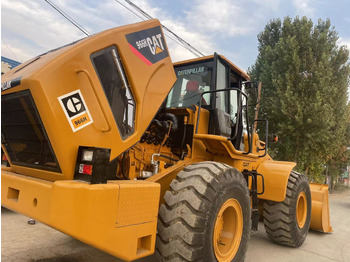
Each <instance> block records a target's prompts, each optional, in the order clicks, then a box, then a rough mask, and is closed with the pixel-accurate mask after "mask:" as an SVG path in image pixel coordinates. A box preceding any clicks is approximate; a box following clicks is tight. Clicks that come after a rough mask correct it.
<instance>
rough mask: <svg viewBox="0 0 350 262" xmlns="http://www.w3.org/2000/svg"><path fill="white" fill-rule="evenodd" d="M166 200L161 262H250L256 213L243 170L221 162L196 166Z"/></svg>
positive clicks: (161, 212) (180, 178)
mask: <svg viewBox="0 0 350 262" xmlns="http://www.w3.org/2000/svg"><path fill="white" fill-rule="evenodd" d="M164 199H165V204H162V205H161V206H160V210H159V221H158V236H157V244H156V253H157V256H158V259H159V260H160V261H208V262H213V261H219V262H222V261H244V258H245V253H246V250H247V242H248V239H249V232H250V225H251V219H250V212H251V210H250V198H249V193H248V188H247V185H246V181H245V179H244V177H243V176H242V174H241V173H240V172H239V171H238V170H237V169H235V168H232V167H230V166H228V165H225V164H222V163H217V162H202V163H197V164H193V165H190V166H188V167H186V168H185V169H184V170H183V171H181V172H180V173H179V174H178V175H177V178H176V180H175V179H174V180H173V181H172V182H171V184H170V191H167V192H166V193H165V196H164ZM218 215H219V216H218ZM225 233H226V235H225ZM227 233H229V235H230V236H231V237H229V238H225V236H227ZM226 245H227V248H226ZM220 256H221V257H220Z"/></svg>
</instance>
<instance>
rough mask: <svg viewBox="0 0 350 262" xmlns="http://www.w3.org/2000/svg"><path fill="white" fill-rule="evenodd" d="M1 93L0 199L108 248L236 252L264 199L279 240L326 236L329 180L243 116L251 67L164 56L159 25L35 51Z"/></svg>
mask: <svg viewBox="0 0 350 262" xmlns="http://www.w3.org/2000/svg"><path fill="white" fill-rule="evenodd" d="M1 88H2V92H1V95H2V96H1V100H2V103H1V117H2V120H1V139H2V149H3V150H4V152H5V154H6V156H7V158H8V161H9V164H10V167H3V168H2V173H1V182H2V183H1V202H2V205H3V206H5V207H7V208H9V209H11V210H14V211H16V212H19V213H22V214H24V215H26V216H29V217H31V218H34V219H36V220H38V221H40V222H42V223H44V224H47V225H49V226H51V227H53V228H55V229H57V230H60V231H62V232H64V233H66V234H68V235H70V236H72V237H75V238H77V239H79V240H80V241H83V242H85V243H87V244H90V245H92V246H94V247H96V248H98V249H101V250H103V251H105V252H108V253H110V254H112V255H114V256H116V257H119V258H122V259H124V260H127V261H131V260H135V259H138V258H141V257H145V256H149V255H151V254H153V253H154V252H156V254H157V257H158V258H159V260H160V261H219V262H223V261H242V260H244V257H245V253H246V249H247V242H248V239H249V233H250V230H251V229H253V230H256V229H257V227H258V220H259V206H263V208H262V212H263V218H264V225H265V228H266V232H267V234H268V236H269V238H270V239H272V240H273V241H274V242H276V243H278V244H282V245H288V246H292V247H298V246H300V245H301V244H302V243H303V242H304V240H305V237H306V235H307V232H308V230H309V226H310V221H313V222H312V223H313V224H314V225H315V226H314V227H315V228H316V229H317V230H322V231H326V232H329V231H331V227H330V225H329V211H328V193H327V189H326V188H325V187H324V186H319V187H317V185H314V186H313V189H312V191H311V192H310V187H309V184H308V181H307V178H306V177H305V176H304V175H302V174H299V173H297V172H295V171H293V168H294V167H295V165H296V164H295V163H292V162H279V161H274V160H272V159H271V157H270V156H269V155H268V153H267V147H268V139H267V138H268V132H267V131H268V123H267V121H265V120H261V119H255V120H254V121H253V123H249V121H248V120H249V119H248V105H247V100H248V97H247V95H246V94H245V90H248V89H249V88H252V85H251V84H250V82H249V76H248V75H247V74H246V73H244V72H243V71H242V70H241V69H239V68H238V67H237V66H235V65H234V64H233V63H231V62H230V61H229V60H227V59H226V58H225V57H224V56H221V55H218V54H214V55H211V56H206V57H201V58H198V59H193V60H188V61H183V62H178V63H175V64H172V62H171V59H170V55H169V53H168V49H167V45H166V42H165V39H164V35H163V32H162V29H161V25H160V23H159V21H158V20H149V21H146V22H142V23H137V24H132V25H128V26H123V27H119V28H115V29H110V30H107V31H104V32H102V33H99V34H96V35H93V36H90V37H87V38H85V39H82V40H80V41H77V42H74V43H72V44H69V45H66V46H63V47H61V48H58V49H55V50H52V51H49V52H47V53H45V54H42V55H40V56H38V57H36V58H34V59H32V60H30V61H28V62H26V63H23V64H22V65H20V66H18V67H16V68H15V69H13V70H12V71H10V72H8V73H6V74H5V75H3V77H2V84H1ZM255 122H259V123H260V125H262V126H263V127H264V128H265V129H266V132H265V133H266V136H265V138H264V141H260V140H259V137H258V135H257V133H256V132H252V126H251V125H254V124H255ZM314 203H315V204H314ZM312 206H313V208H312ZM314 208H315V209H314ZM311 217H312V218H311Z"/></svg>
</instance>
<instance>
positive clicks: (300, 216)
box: [296, 191, 307, 228]
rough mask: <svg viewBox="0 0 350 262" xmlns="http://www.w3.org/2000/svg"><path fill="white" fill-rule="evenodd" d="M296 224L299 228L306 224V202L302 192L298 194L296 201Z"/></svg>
mask: <svg viewBox="0 0 350 262" xmlns="http://www.w3.org/2000/svg"><path fill="white" fill-rule="evenodd" d="M296 213H297V223H298V227H299V228H303V227H304V225H305V222H306V215H307V202H306V195H305V193H304V192H303V191H302V192H300V194H299V196H298V200H297V212H296Z"/></svg>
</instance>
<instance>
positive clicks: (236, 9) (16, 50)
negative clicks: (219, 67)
mask: <svg viewBox="0 0 350 262" xmlns="http://www.w3.org/2000/svg"><path fill="white" fill-rule="evenodd" d="M51 1H52V2H53V3H54V4H55V5H57V6H58V7H59V8H61V9H62V10H63V11H64V12H65V13H67V14H68V15H69V16H70V17H72V18H73V19H74V20H75V21H76V22H78V23H79V24H80V25H81V26H82V27H83V28H84V29H86V30H87V31H88V32H90V33H91V34H95V33H98V32H100V31H103V30H106V29H109V28H113V27H117V26H121V25H126V24H130V23H136V22H140V21H141V19H140V18H139V17H137V16H136V15H135V14H133V13H131V12H130V11H129V10H127V9H126V8H125V7H123V6H122V5H120V4H119V3H118V2H117V1H115V0H99V1H97V0H74V1H72V0H51ZM118 1H120V2H122V3H123V4H125V5H127V3H126V2H124V0H118ZM133 3H135V4H136V5H138V6H140V7H141V8H142V9H143V10H144V11H146V12H147V13H148V14H150V15H151V16H152V17H154V18H158V19H159V20H160V21H161V23H162V24H163V25H165V26H166V27H168V28H169V29H171V30H172V31H174V32H175V33H176V34H177V35H179V36H180V37H182V38H183V39H184V40H186V41H187V42H189V43H190V44H191V45H192V46H194V47H195V48H196V49H198V50H199V51H201V52H202V53H204V54H205V55H210V54H213V53H214V52H217V53H219V54H222V55H224V56H225V57H227V58H228V59H229V60H231V61H232V62H233V63H235V64H236V65H237V66H239V67H240V68H242V69H243V70H247V69H248V68H249V67H250V66H251V65H253V64H254V62H255V60H256V57H257V55H258V49H257V46H258V41H257V35H258V34H259V33H260V32H261V31H263V30H264V27H265V25H266V24H267V23H268V22H269V21H270V20H271V19H274V18H281V19H283V18H284V17H286V16H290V17H293V18H294V17H296V16H300V17H302V16H307V17H308V18H310V19H312V20H313V21H314V23H317V21H318V19H322V20H325V19H327V18H329V19H330V21H331V24H332V25H333V26H334V27H335V30H336V31H337V32H338V33H339V41H338V44H339V45H347V47H348V48H349V49H350V12H349V10H350V1H348V0H332V1H331V0H318V1H317V0H216V1H215V0H192V1H185V0H178V1H176V0H133ZM83 37H85V35H84V34H83V33H82V32H81V31H80V30H79V29H77V28H76V27H75V26H73V25H72V24H71V23H70V22H69V21H68V20H66V19H65V18H64V17H63V16H61V15H60V14H59V13H58V12H57V11H55V10H54V9H53V8H52V7H51V6H50V5H49V4H47V3H46V2H45V1H44V0H30V1H28V0H1V55H2V56H5V57H8V58H11V59H14V60H16V61H19V62H25V61H26V60H28V59H31V58H32V57H35V56H37V55H39V54H41V53H44V52H46V51H48V50H51V49H54V48H56V47H59V46H62V45H65V44H67V43H70V42H73V41H75V40H78V39H81V38H83ZM166 39H167V44H168V47H169V52H170V55H171V58H172V60H173V61H174V62H176V61H181V60H185V59H190V58H194V55H193V54H192V53H191V52H189V51H188V50H186V49H184V48H183V47H181V46H180V45H178V44H176V43H175V42H174V41H172V40H171V39H169V38H167V37H166Z"/></svg>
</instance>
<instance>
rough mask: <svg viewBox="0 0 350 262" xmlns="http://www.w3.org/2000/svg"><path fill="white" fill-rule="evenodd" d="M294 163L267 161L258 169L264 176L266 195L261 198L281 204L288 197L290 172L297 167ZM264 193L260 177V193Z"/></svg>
mask: <svg viewBox="0 0 350 262" xmlns="http://www.w3.org/2000/svg"><path fill="white" fill-rule="evenodd" d="M295 165H296V164H295V163H293V162H282V161H274V160H266V161H264V162H262V163H261V164H260V165H259V167H258V170H257V171H258V173H259V174H262V175H263V176H264V182H265V193H264V194H262V195H260V196H259V198H262V199H267V200H273V201H278V202H281V201H283V200H284V198H285V197H286V192H287V184H288V178H289V175H290V172H291V171H292V169H293V168H294V167H295ZM261 191H262V181H261V178H260V177H258V192H261Z"/></svg>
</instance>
